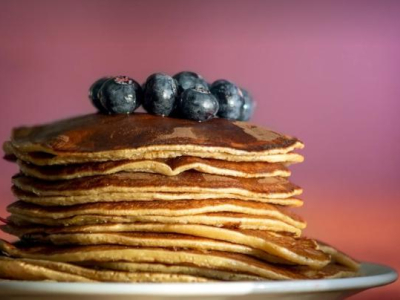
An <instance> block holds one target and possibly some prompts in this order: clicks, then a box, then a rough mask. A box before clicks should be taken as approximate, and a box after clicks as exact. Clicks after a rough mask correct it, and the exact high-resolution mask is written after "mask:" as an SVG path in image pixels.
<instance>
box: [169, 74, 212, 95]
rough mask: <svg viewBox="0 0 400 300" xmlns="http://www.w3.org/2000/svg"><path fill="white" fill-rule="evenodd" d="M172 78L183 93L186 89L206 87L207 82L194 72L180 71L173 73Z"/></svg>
mask: <svg viewBox="0 0 400 300" xmlns="http://www.w3.org/2000/svg"><path fill="white" fill-rule="evenodd" d="M174 79H176V81H177V82H178V85H179V92H180V93H183V91H185V90H187V89H194V88H200V87H201V88H203V89H208V84H207V82H206V81H205V80H204V79H203V77H201V76H200V75H199V74H197V73H194V72H188V71H184V72H180V73H178V74H175V75H174Z"/></svg>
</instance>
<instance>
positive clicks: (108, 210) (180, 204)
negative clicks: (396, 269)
mask: <svg viewBox="0 0 400 300" xmlns="http://www.w3.org/2000/svg"><path fill="white" fill-rule="evenodd" d="M7 211H8V212H10V213H12V214H16V215H24V216H30V217H38V218H52V219H64V218H70V217H76V216H81V215H97V216H133V217H138V216H166V217H179V216H186V217H187V216H193V215H199V214H205V213H221V212H225V213H226V212H229V213H241V214H247V215H257V216H265V217H272V218H275V219H277V220H281V221H283V222H285V223H287V224H290V225H293V226H295V227H297V228H299V229H303V228H305V226H306V222H305V221H304V220H303V219H301V218H300V217H299V216H297V215H296V214H294V213H292V212H290V211H289V210H287V209H285V208H283V207H280V206H276V205H270V204H267V203H260V202H253V201H241V200H234V199H215V200H182V201H172V202H170V201H135V202H119V203H104V202H98V203H89V204H81V205H74V206H66V207H65V206H63V207H57V206H56V207H43V206H39V205H34V204H28V203H24V202H22V201H17V202H14V203H12V204H10V205H9V206H8V207H7Z"/></svg>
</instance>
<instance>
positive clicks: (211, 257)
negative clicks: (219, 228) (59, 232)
mask: <svg viewBox="0 0 400 300" xmlns="http://www.w3.org/2000/svg"><path fill="white" fill-rule="evenodd" d="M0 250H2V251H3V252H4V253H6V254H7V255H9V256H11V257H16V258H30V259H40V260H49V261H57V262H68V263H81V262H112V261H118V260H123V261H126V262H136V263H140V262H143V263H157V264H158V263H159V264H168V265H175V264H178V265H179V264H190V265H193V266H196V267H200V268H208V269H212V270H219V271H228V272H238V273H244V274H249V275H253V276H259V277H262V278H265V279H269V280H287V279H305V276H302V275H301V274H297V273H296V272H292V271H290V270H288V269H287V268H285V267H281V266H279V265H272V264H267V263H265V262H261V261H259V260H257V259H254V258H251V257H248V256H245V255H242V254H233V253H227V252H218V251H208V252H207V253H204V252H200V251H195V250H167V249H160V248H133V247H124V246H115V245H113V246H111V245H102V246H80V247H63V248H58V247H53V246H40V247H21V248H18V247H15V246H13V245H11V244H9V243H7V242H4V241H1V240H0Z"/></svg>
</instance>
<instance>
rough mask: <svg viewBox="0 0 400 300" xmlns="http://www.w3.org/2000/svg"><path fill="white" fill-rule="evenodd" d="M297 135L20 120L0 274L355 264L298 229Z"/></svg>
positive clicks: (213, 124) (40, 276) (331, 273)
mask: <svg viewBox="0 0 400 300" xmlns="http://www.w3.org/2000/svg"><path fill="white" fill-rule="evenodd" d="M302 147H303V144H302V142H300V141H299V140H298V139H296V138H293V137H290V136H286V135H282V134H279V133H276V132H273V131H270V130H266V129H264V128H260V127H258V126H255V125H251V124H249V123H245V122H232V121H228V120H225V119H213V120H211V121H208V122H205V123H198V122H193V121H189V120H183V119H174V118H162V117H157V116H152V115H148V114H133V115H109V116H108V115H100V114H96V115H86V116H82V117H77V118H72V119H67V120H62V121H58V122H55V123H52V124H46V125H42V126H34V127H20V128H16V129H14V130H13V132H12V136H11V139H10V141H8V142H6V143H5V144H4V151H5V154H6V155H5V156H6V158H7V159H9V160H12V161H16V162H17V163H18V166H19V168H20V173H19V174H17V175H16V176H14V177H13V187H12V190H13V192H14V194H15V196H16V197H17V198H18V199H19V200H18V201H17V202H14V203H13V204H11V205H10V206H9V207H8V211H9V212H10V213H11V215H10V217H9V218H8V219H7V222H6V224H5V225H3V226H2V229H3V230H4V231H5V232H7V233H10V234H12V235H15V236H17V237H18V238H19V241H18V242H16V243H13V244H11V243H8V242H6V241H0V251H1V253H2V254H3V255H2V256H0V278H3V279H24V280H45V279H47V280H57V281H120V282H121V281H128V282H171V281H172V282H203V281H213V280H226V281H234V280H284V279H317V278H337V277H347V276H354V275H355V274H356V272H357V269H358V264H357V263H356V262H355V261H353V260H352V259H351V258H349V257H348V256H346V255H345V254H343V253H341V252H339V251H337V250H335V249H334V248H332V247H330V246H328V245H325V244H322V243H320V242H317V241H315V240H312V239H308V238H305V237H302V236H301V233H302V230H303V229H304V228H305V226H306V223H305V222H304V220H302V219H301V218H300V217H299V216H297V215H296V214H294V213H293V212H292V211H290V210H289V208H291V207H299V206H301V205H302V203H303V202H302V200H300V199H299V198H298V195H299V194H300V193H301V191H302V190H301V188H300V187H298V186H296V185H294V184H293V183H291V182H290V181H289V180H288V177H289V175H290V171H289V170H288V168H287V167H288V165H290V164H292V163H298V162H301V161H302V160H303V157H302V156H301V155H299V154H297V153H294V152H293V151H294V150H296V149H300V148H302Z"/></svg>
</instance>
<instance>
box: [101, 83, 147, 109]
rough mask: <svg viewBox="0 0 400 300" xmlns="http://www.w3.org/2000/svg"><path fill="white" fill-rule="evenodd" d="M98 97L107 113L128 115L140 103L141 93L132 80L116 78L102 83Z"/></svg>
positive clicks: (138, 86) (137, 84)
mask: <svg viewBox="0 0 400 300" xmlns="http://www.w3.org/2000/svg"><path fill="white" fill-rule="evenodd" d="M98 95H99V98H100V102H101V104H102V105H103V107H104V108H105V109H106V110H107V111H108V113H110V114H129V113H132V112H133V111H134V110H135V109H136V108H138V107H139V106H140V104H141V103H142V98H143V91H142V88H141V87H140V85H139V83H137V82H136V81H135V80H133V79H132V78H129V77H127V76H117V77H112V78H110V79H108V80H107V81H106V82H104V83H103V85H102V86H101V88H100V91H99V93H98Z"/></svg>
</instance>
